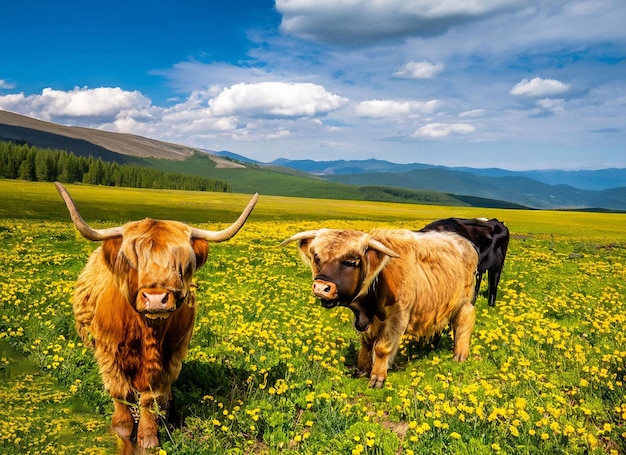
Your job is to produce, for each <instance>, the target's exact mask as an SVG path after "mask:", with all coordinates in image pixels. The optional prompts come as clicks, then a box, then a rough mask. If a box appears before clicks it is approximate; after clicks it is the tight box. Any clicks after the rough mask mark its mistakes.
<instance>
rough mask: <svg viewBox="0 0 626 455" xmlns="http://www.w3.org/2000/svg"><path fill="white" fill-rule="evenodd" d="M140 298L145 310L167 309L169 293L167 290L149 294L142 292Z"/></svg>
mask: <svg viewBox="0 0 626 455" xmlns="http://www.w3.org/2000/svg"><path fill="white" fill-rule="evenodd" d="M141 296H142V298H143V299H144V304H145V307H146V310H147V311H163V310H165V309H167V306H168V303H169V297H170V294H169V293H167V292H163V293H158V294H151V293H149V292H142V293H141Z"/></svg>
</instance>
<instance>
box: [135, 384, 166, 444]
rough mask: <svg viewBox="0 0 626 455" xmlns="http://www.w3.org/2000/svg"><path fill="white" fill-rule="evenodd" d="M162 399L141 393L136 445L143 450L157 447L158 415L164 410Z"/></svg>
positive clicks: (155, 395) (163, 400) (151, 394)
mask: <svg viewBox="0 0 626 455" xmlns="http://www.w3.org/2000/svg"><path fill="white" fill-rule="evenodd" d="M164 404H165V399H164V397H162V396H160V395H157V394H153V393H149V392H143V393H142V394H141V397H140V398H139V410H140V411H139V426H138V428H137V445H138V446H139V447H141V448H144V449H150V448H153V447H158V445H159V436H158V432H159V415H160V413H161V409H163V408H164Z"/></svg>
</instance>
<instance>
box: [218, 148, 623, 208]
mask: <svg viewBox="0 0 626 455" xmlns="http://www.w3.org/2000/svg"><path fill="white" fill-rule="evenodd" d="M216 153H217V154H218V155H222V154H224V155H223V156H228V157H230V158H231V159H236V160H239V161H244V162H245V161H248V162H254V163H256V164H258V165H265V166H282V167H289V168H292V169H296V170H299V171H302V172H308V173H311V174H314V175H318V176H321V177H322V178H324V179H326V180H328V181H331V182H337V183H346V184H351V185H359V186H365V185H377V186H390V187H400V188H408V189H416V190H431V191H438V192H443V193H449V194H456V195H472V196H476V197H482V198H487V199H496V200H505V201H510V202H513V203H516V204H520V205H525V206H529V207H535V208H541V209H552V208H560V209H580V208H605V209H611V210H626V169H601V170H580V171H564V170H531V171H510V170H506V169H499V168H487V169H479V168H468V167H446V166H434V165H429V164H421V163H410V164H396V163H392V162H389V161H384V160H377V159H368V160H353V161H346V160H335V161H313V160H289V159H286V158H279V159H276V160H274V161H272V162H269V163H260V162H258V161H254V160H249V159H248V158H246V157H244V156H241V155H236V154H233V153H231V152H216Z"/></svg>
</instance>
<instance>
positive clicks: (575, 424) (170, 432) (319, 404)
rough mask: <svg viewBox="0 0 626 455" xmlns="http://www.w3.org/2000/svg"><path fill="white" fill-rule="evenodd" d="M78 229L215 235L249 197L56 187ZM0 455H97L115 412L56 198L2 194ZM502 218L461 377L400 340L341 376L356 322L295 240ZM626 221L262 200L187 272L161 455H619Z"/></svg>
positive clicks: (450, 364)
mask: <svg viewBox="0 0 626 455" xmlns="http://www.w3.org/2000/svg"><path fill="white" fill-rule="evenodd" d="M67 188H68V190H69V192H70V194H72V196H73V197H74V200H75V202H76V203H77V205H78V208H79V209H80V211H81V214H82V215H83V217H84V218H85V219H86V220H87V221H88V222H89V223H90V224H92V225H94V226H98V227H100V226H110V225H114V224H121V223H123V222H126V221H129V220H135V219H141V218H144V217H146V216H150V217H153V218H164V219H177V220H180V221H184V222H188V223H193V224H195V225H199V226H202V227H206V228H209V229H216V228H220V227H223V226H224V225H226V224H227V223H230V222H231V221H232V220H234V219H235V218H236V217H237V216H238V214H239V212H240V211H241V209H242V208H243V207H244V206H245V204H246V203H247V201H248V200H249V198H250V196H251V195H250V194H240V193H233V194H224V193H200V192H183V191H165V190H160V191H159V190H139V189H127V188H109V187H94V186H87V185H67ZM0 195H2V204H0V264H2V267H0V312H1V315H0V377H1V378H2V381H0V398H1V399H2V401H3V402H4V403H5V411H4V412H3V413H1V415H0V453H5V454H20V455H21V454H36V453H37V454H38V453H55V454H56V453H66V454H109V453H115V452H116V450H117V444H118V443H117V441H116V437H114V436H113V435H111V434H109V432H108V424H109V418H110V415H111V412H112V404H111V400H110V398H109V397H108V395H107V394H106V392H105V391H104V390H103V387H102V384H101V382H100V376H99V374H98V371H97V368H96V365H95V362H94V361H93V358H92V354H91V351H90V350H89V349H87V348H86V347H84V346H83V345H82V344H81V342H80V339H79V338H78V336H77V334H76V333H75V330H74V321H73V315H72V308H71V299H72V289H73V283H74V281H75V279H76V277H77V275H78V273H79V272H80V270H81V268H82V267H83V266H84V264H85V262H86V260H87V258H88V256H89V254H90V252H91V251H92V250H93V249H94V248H95V247H96V246H97V244H94V243H93V242H89V241H87V240H84V239H83V238H82V237H81V236H80V235H79V234H77V232H76V230H75V228H74V226H73V225H72V223H71V221H70V219H69V214H68V213H67V210H66V208H65V206H64V204H63V202H62V201H61V198H60V197H59V195H58V194H57V192H56V190H55V189H54V186H53V185H52V184H50V183H27V182H20V181H10V180H0ZM450 216H460V217H490V218H491V217H496V218H498V219H500V220H502V221H504V222H505V223H506V224H507V226H508V227H509V229H510V230H511V234H512V238H511V243H510V246H509V253H508V256H507V261H506V264H505V270H504V274H503V278H502V281H501V284H500V289H499V297H498V301H497V302H496V306H495V307H494V308H491V307H488V306H487V303H486V298H485V286H483V290H482V292H481V294H480V295H479V297H478V299H477V301H476V308H477V320H476V326H475V329H474V334H473V337H472V344H471V355H470V358H469V360H468V361H466V362H464V363H457V362H454V361H452V352H451V338H450V336H449V334H444V336H443V338H442V340H441V342H440V344H439V346H438V347H437V348H436V349H431V348H429V347H424V346H421V345H419V344H417V343H416V342H415V341H414V340H411V339H405V340H404V341H403V344H402V346H401V349H400V352H399V353H398V355H397V357H396V359H395V360H396V362H395V366H394V368H393V369H392V370H391V371H390V374H389V377H388V380H387V383H386V384H385V386H384V387H383V388H382V389H379V390H373V389H368V387H367V379H365V378H354V377H353V376H352V372H353V369H354V364H355V357H356V351H357V349H358V345H359V338H358V334H357V333H356V332H355V331H354V330H353V329H352V326H351V323H352V313H351V312H350V311H349V310H347V309H345V308H335V309H331V310H327V309H324V308H322V307H321V306H320V305H319V302H317V301H316V300H315V299H314V298H313V296H312V295H311V292H310V285H311V274H310V271H309V270H308V269H307V268H306V267H305V266H304V265H303V264H302V263H301V262H300V258H299V255H298V253H297V251H296V248H295V246H293V245H289V246H285V247H280V246H279V244H280V242H281V241H282V240H284V239H285V238H287V237H289V236H291V235H292V234H294V233H296V232H299V231H301V230H308V229H314V228H317V227H340V228H348V227H350V228H356V229H361V230H369V229H371V228H373V227H378V226H386V227H397V228H400V227H403V228H404V227H406V228H410V229H418V228H420V227H422V226H423V225H424V224H426V223H428V222H430V221H432V220H435V219H438V218H445V217H450ZM625 224H626V214H601V213H582V212H555V211H527V210H505V209H481V208H476V207H448V206H437V205H413V204H395V203H377V202H364V201H352V200H334V199H305V198H290V197H284V196H264V195H263V194H261V198H260V199H259V202H258V204H257V207H256V208H255V209H254V212H253V214H252V215H251V217H250V219H249V221H248V222H247V223H246V225H245V226H244V227H243V229H242V230H241V231H240V232H239V234H238V235H237V236H236V237H235V238H233V239H232V240H230V241H228V242H225V243H220V244H215V245H212V247H211V252H210V255H209V260H208V262H207V264H206V265H205V267H204V268H203V269H201V270H200V272H199V273H198V274H197V277H196V281H197V285H198V288H197V297H198V302H199V306H198V310H199V313H198V318H197V321H196V326H195V332H194V336H193V338H192V340H191V346H190V351H189V355H188V357H187V359H186V361H185V364H184V366H183V370H182V373H181V376H180V378H179V380H178V381H177V382H176V383H175V385H174V398H175V402H176V409H175V412H174V413H173V416H172V417H173V420H172V423H171V424H170V425H168V426H163V428H162V431H161V434H160V437H161V442H162V446H161V448H160V449H159V450H156V451H155V453H158V454H159V455H163V454H224V453H227V454H253V453H254V454H256V453H259V454H278V453H280V454H318V453H319V454H406V455H411V454H425V453H428V454H450V453H454V454H457V453H458V454H498V453H502V454H546V453H554V454H621V453H626V430H625V426H626V425H625V424H626V385H625V381H626V372H625V360H626V332H625V331H624V327H625V326H626V230H625V229H624V225H625Z"/></svg>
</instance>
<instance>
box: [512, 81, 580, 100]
mask: <svg viewBox="0 0 626 455" xmlns="http://www.w3.org/2000/svg"><path fill="white" fill-rule="evenodd" d="M569 88H570V86H569V85H568V84H564V83H563V82H561V81H557V80H555V79H541V78H540V77H535V78H533V79H530V80H529V79H522V80H521V81H520V82H518V83H517V84H515V86H514V87H513V88H512V89H511V91H510V92H509V93H510V94H511V95H515V96H530V97H536V96H556V95H562V94H564V93H565V92H567V91H568V90H569Z"/></svg>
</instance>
